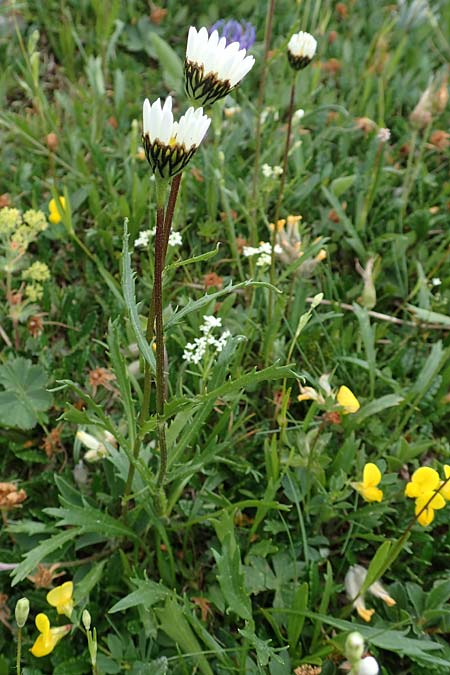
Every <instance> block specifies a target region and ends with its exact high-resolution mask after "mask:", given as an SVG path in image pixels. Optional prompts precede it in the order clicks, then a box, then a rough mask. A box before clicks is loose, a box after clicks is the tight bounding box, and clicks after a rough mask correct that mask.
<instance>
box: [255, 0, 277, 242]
mask: <svg viewBox="0 0 450 675" xmlns="http://www.w3.org/2000/svg"><path fill="white" fill-rule="evenodd" d="M274 12H275V0H268V2H267V14H266V30H265V34H264V57H263V64H262V68H261V75H260V80H259V92H258V103H257V105H256V130H255V137H256V138H255V163H254V169H253V184H252V196H251V203H252V209H251V216H250V240H251V243H252V245H253V246H256V245H257V243H258V241H259V239H258V226H257V224H256V223H257V220H256V211H257V206H258V204H257V195H258V183H259V164H260V160H261V113H262V107H263V104H264V94H265V91H266V77H267V67H268V60H269V48H270V40H271V38H272V25H273V15H274Z"/></svg>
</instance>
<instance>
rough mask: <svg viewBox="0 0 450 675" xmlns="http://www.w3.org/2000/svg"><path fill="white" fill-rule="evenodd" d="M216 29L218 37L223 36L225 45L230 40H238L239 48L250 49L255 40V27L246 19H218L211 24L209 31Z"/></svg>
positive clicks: (229, 42)
mask: <svg viewBox="0 0 450 675" xmlns="http://www.w3.org/2000/svg"><path fill="white" fill-rule="evenodd" d="M214 30H216V31H218V33H219V36H220V37H224V38H225V39H226V41H227V45H229V44H231V42H239V46H240V48H241V49H250V47H252V46H253V44H254V42H255V40H256V31H255V27H254V26H252V24H251V23H249V22H248V21H235V20H234V19H229V20H228V21H225V19H220V20H219V21H216V23H215V24H214V25H213V26H211V28H210V31H209V33H210V34H211V33H212V32H213V31H214Z"/></svg>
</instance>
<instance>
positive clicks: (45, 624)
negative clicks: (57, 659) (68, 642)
mask: <svg viewBox="0 0 450 675" xmlns="http://www.w3.org/2000/svg"><path fill="white" fill-rule="evenodd" d="M35 623H36V628H37V629H38V631H39V633H40V635H39V636H38V637H37V638H36V640H35V642H34V645H33V646H32V647H31V649H30V651H31V653H32V654H33V656H37V657H40V656H47V654H50V653H51V652H52V651H53V650H54V648H55V647H56V645H57V644H58V642H59V641H60V640H61V638H62V637H64V635H67V633H68V632H69V631H70V625H68V626H59V627H57V628H51V627H50V621H49V620H48V617H47V615H46V614H38V615H37V617H36V619H35Z"/></svg>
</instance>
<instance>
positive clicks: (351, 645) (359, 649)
mask: <svg viewBox="0 0 450 675" xmlns="http://www.w3.org/2000/svg"><path fill="white" fill-rule="evenodd" d="M344 651H345V656H346V657H347V658H348V660H349V661H350V663H352V664H353V663H355V662H356V661H359V659H360V658H361V656H362V655H363V652H364V638H363V636H362V635H361V633H358V632H357V631H355V632H353V633H350V634H349V635H348V636H347V639H346V641H345V649H344Z"/></svg>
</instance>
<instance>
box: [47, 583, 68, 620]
mask: <svg viewBox="0 0 450 675" xmlns="http://www.w3.org/2000/svg"><path fill="white" fill-rule="evenodd" d="M72 595H73V583H72V581H66V583H65V584H62V585H61V586H57V587H56V588H53V589H52V590H51V591H49V592H48V593H47V602H48V604H49V605H51V606H52V607H56V611H57V612H58V614H65V615H66V616H68V617H69V619H70V617H71V616H72V612H73V598H72Z"/></svg>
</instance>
